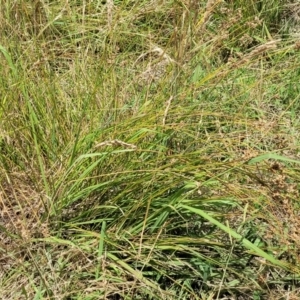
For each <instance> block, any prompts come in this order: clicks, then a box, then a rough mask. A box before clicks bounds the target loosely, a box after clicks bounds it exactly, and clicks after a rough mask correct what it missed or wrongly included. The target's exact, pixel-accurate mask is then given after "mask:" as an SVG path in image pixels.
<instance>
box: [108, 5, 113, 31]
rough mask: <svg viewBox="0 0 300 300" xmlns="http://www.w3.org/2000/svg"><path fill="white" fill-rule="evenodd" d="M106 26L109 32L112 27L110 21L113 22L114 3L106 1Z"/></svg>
mask: <svg viewBox="0 0 300 300" xmlns="http://www.w3.org/2000/svg"><path fill="white" fill-rule="evenodd" d="M106 5H107V24H108V29H109V30H111V27H112V20H113V8H114V1H113V0H107V4H106Z"/></svg>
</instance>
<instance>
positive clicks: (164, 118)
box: [163, 96, 173, 126]
mask: <svg viewBox="0 0 300 300" xmlns="http://www.w3.org/2000/svg"><path fill="white" fill-rule="evenodd" d="M172 100H173V96H171V97H170V98H169V100H168V101H167V103H166V109H165V113H164V117H163V126H165V125H166V119H167V115H168V111H169V108H170V105H171V102H172Z"/></svg>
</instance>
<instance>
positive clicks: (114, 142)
mask: <svg viewBox="0 0 300 300" xmlns="http://www.w3.org/2000/svg"><path fill="white" fill-rule="evenodd" d="M104 146H123V147H125V148H131V149H136V148H137V146H136V145H133V144H129V143H125V142H123V141H120V140H111V141H105V142H102V143H99V144H97V145H96V146H95V147H96V148H98V147H104Z"/></svg>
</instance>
